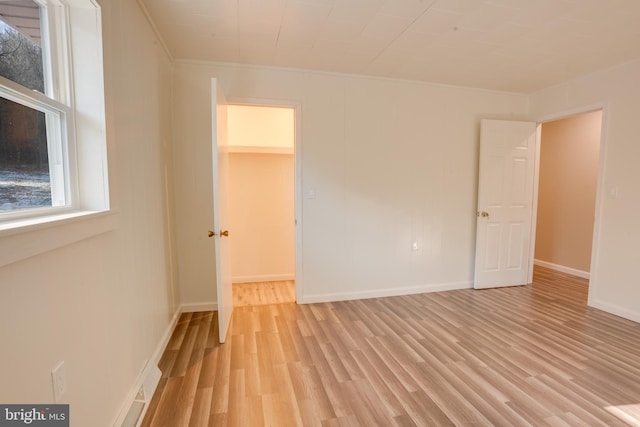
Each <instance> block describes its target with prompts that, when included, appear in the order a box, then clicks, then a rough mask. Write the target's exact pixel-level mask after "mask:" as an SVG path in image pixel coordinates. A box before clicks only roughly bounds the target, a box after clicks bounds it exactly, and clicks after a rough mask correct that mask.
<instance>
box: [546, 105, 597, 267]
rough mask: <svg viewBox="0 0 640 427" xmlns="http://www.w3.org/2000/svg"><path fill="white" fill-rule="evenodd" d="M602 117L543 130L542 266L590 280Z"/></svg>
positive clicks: (549, 124)
mask: <svg viewBox="0 0 640 427" xmlns="http://www.w3.org/2000/svg"><path fill="white" fill-rule="evenodd" d="M601 134H602V111H600V110H598V111H591V112H589V113H584V114H578V115H576V116H571V117H568V118H565V119H561V120H554V121H551V122H547V123H543V124H542V141H541V144H540V178H539V182H538V215H537V225H536V255H535V259H536V262H538V263H540V262H542V263H541V264H542V265H546V266H548V267H551V268H555V269H558V270H560V271H565V272H571V273H573V274H577V275H580V276H581V277H589V271H590V270H591V243H592V241H593V221H594V213H595V207H596V187H597V183H598V160H599V157H600V137H601Z"/></svg>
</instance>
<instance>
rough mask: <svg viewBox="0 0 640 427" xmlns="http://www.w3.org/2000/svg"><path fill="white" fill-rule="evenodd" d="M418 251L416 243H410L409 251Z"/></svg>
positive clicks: (415, 241)
mask: <svg viewBox="0 0 640 427" xmlns="http://www.w3.org/2000/svg"><path fill="white" fill-rule="evenodd" d="M418 249H420V247H419V246H418V241H417V240H414V241H413V242H411V250H412V251H417V250H418Z"/></svg>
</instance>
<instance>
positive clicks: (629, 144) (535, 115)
mask: <svg viewBox="0 0 640 427" xmlns="http://www.w3.org/2000/svg"><path fill="white" fill-rule="evenodd" d="M639 100H640V61H635V62H631V63H628V64H625V65H621V66H618V67H615V68H611V69H608V70H604V71H601V72H598V73H595V74H592V75H589V76H586V77H583V78H579V79H575V80H572V81H569V82H567V83H564V84H562V85H559V86H555V87H552V88H548V89H545V90H542V91H540V92H537V93H535V94H532V95H531V96H530V102H531V113H530V117H531V118H532V119H534V120H539V119H542V118H545V117H550V116H554V115H558V114H564V113H566V112H575V111H576V110H584V109H585V108H591V107H593V106H604V107H605V110H604V115H603V120H604V122H603V140H602V144H603V146H604V153H602V154H601V155H604V170H603V171H602V173H603V176H602V178H603V179H602V182H603V188H602V189H601V190H602V196H601V204H600V209H599V210H598V208H596V218H597V217H598V216H599V217H600V229H599V234H598V236H597V239H598V240H597V242H598V245H597V246H596V247H595V248H594V251H595V252H594V253H595V259H594V260H593V262H592V264H591V284H590V289H589V304H590V305H593V306H595V307H598V308H602V309H605V310H608V311H611V312H613V313H616V314H618V315H621V316H625V317H628V318H630V319H633V320H636V321H640V308H639V305H638V301H640V286H638V278H637V277H638V273H637V266H638V260H639V259H640V246H639V245H638V241H640V221H638V212H639V211H640V192H639V191H638V183H639V182H640V168H639V167H638V159H640V144H638V136H637V134H638V130H637V124H638V117H640V101H639ZM610 191H615V192H617V196H616V197H612V196H611V195H610V194H609V192H610Z"/></svg>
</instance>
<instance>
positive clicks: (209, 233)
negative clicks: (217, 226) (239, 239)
mask: <svg viewBox="0 0 640 427" xmlns="http://www.w3.org/2000/svg"><path fill="white" fill-rule="evenodd" d="M215 235H216V233H214V232H213V231H211V230H209V232H208V233H207V236H209V237H213V236H215Z"/></svg>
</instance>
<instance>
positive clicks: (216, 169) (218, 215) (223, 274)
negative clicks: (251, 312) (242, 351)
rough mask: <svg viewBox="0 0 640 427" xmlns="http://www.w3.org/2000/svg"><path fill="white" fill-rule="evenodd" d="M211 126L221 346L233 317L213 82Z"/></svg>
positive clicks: (222, 113) (221, 137) (219, 102)
mask: <svg viewBox="0 0 640 427" xmlns="http://www.w3.org/2000/svg"><path fill="white" fill-rule="evenodd" d="M211 114H212V117H211V123H212V137H213V141H212V147H211V152H212V155H213V159H212V160H213V163H212V164H213V227H214V228H213V229H214V230H215V231H214V232H213V233H210V235H211V237H214V238H215V262H216V284H217V290H218V326H219V329H220V342H221V343H224V342H225V340H226V338H227V331H228V330H229V324H230V323H231V314H232V313H233V293H232V288H231V259H230V252H231V251H230V248H229V230H228V218H227V173H228V165H229V151H228V146H227V106H226V100H225V98H224V94H223V92H222V89H221V88H220V87H219V86H218V82H217V80H216V79H215V78H214V79H211Z"/></svg>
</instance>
